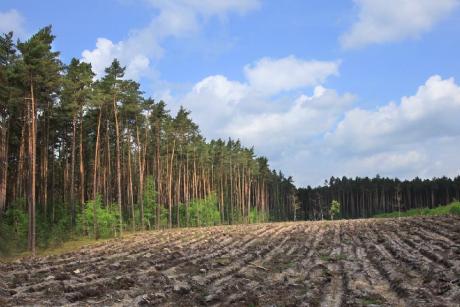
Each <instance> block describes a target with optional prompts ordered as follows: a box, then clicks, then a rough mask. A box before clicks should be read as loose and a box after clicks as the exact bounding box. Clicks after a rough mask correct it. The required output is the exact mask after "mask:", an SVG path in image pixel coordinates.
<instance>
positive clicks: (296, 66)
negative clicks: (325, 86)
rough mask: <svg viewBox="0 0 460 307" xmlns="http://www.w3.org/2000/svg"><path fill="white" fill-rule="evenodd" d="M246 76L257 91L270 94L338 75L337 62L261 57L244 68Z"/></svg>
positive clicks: (310, 84) (319, 82)
mask: <svg viewBox="0 0 460 307" xmlns="http://www.w3.org/2000/svg"><path fill="white" fill-rule="evenodd" d="M244 72H245V75H246V78H247V79H248V81H249V83H250V85H251V86H252V87H253V88H254V89H255V90H257V91H259V92H261V93H264V94H267V95H271V94H274V93H278V92H281V91H289V90H294V89H298V88H303V87H306V86H314V85H318V84H321V83H323V82H324V81H325V80H326V78H327V77H329V76H331V75H335V76H337V75H338V72H339V62H337V61H336V62H324V61H304V60H301V59H297V58H296V57H294V56H292V55H291V56H288V57H285V58H282V59H271V58H263V59H261V60H259V61H257V62H256V63H255V64H252V65H247V66H246V67H245V68H244Z"/></svg>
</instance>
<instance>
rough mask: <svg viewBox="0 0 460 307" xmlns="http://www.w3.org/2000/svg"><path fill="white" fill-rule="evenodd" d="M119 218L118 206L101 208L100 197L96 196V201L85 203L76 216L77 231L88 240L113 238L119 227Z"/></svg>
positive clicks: (112, 205)
mask: <svg viewBox="0 0 460 307" xmlns="http://www.w3.org/2000/svg"><path fill="white" fill-rule="evenodd" d="M94 212H96V215H94ZM119 218H120V216H119V212H118V205H117V204H111V205H109V206H106V207H105V208H102V201H101V196H100V195H98V196H97V197H96V199H93V200H89V201H88V202H86V204H85V206H84V209H83V212H81V213H80V214H78V216H77V231H78V232H79V233H80V234H82V235H87V236H88V237H90V238H91V237H92V238H95V237H102V238H107V237H111V236H115V235H116V234H117V233H118V231H119V227H120V224H119V223H120V220H119ZM96 224H97V226H96Z"/></svg>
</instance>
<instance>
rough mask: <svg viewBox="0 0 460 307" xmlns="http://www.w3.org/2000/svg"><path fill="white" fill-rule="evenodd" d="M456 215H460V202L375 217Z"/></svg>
mask: <svg viewBox="0 0 460 307" xmlns="http://www.w3.org/2000/svg"><path fill="white" fill-rule="evenodd" d="M448 214H456V215H460V202H454V203H451V204H449V205H446V206H439V207H435V208H431V209H430V208H417V209H410V210H407V211H402V212H398V211H395V212H388V213H381V214H377V215H375V216H374V217H377V218H390V217H393V218H394V217H408V216H436V215H448Z"/></svg>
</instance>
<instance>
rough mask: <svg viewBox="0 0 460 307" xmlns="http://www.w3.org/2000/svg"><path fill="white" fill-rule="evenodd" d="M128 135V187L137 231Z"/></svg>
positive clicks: (134, 226)
mask: <svg viewBox="0 0 460 307" xmlns="http://www.w3.org/2000/svg"><path fill="white" fill-rule="evenodd" d="M130 137H131V136H129V135H128V188H129V202H130V203H131V214H132V219H133V231H136V214H135V210H134V196H133V174H132V168H131V140H130Z"/></svg>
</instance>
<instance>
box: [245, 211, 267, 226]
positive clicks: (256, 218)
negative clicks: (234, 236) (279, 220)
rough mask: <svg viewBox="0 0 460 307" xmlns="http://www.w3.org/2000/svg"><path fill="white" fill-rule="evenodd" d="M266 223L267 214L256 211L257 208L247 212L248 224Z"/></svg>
mask: <svg viewBox="0 0 460 307" xmlns="http://www.w3.org/2000/svg"><path fill="white" fill-rule="evenodd" d="M267 221H268V214H267V213H265V212H263V211H259V210H257V208H251V211H250V212H249V223H251V224H255V223H263V222H267Z"/></svg>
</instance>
